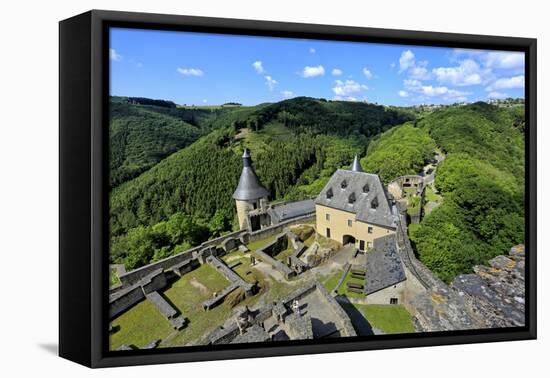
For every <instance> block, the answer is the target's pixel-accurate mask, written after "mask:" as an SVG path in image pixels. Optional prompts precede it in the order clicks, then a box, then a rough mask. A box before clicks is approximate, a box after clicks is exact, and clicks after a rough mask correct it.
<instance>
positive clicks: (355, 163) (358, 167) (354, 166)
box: [351, 155, 365, 172]
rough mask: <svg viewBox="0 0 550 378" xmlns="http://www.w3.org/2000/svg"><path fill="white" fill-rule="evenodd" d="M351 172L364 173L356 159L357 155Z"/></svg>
mask: <svg viewBox="0 0 550 378" xmlns="http://www.w3.org/2000/svg"><path fill="white" fill-rule="evenodd" d="M351 170H352V171H354V172H365V171H363V167H361V163H359V159H358V158H357V155H355V159H353V164H352V165H351Z"/></svg>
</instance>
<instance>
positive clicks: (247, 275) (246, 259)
mask: <svg viewBox="0 0 550 378" xmlns="http://www.w3.org/2000/svg"><path fill="white" fill-rule="evenodd" d="M222 260H223V261H224V262H225V263H226V264H227V265H232V264H235V263H236V262H237V261H239V262H240V264H239V265H237V266H236V267H235V268H233V271H234V272H235V273H237V274H238V275H239V276H240V277H241V278H242V279H243V280H245V281H246V282H249V283H254V282H256V281H259V279H258V277H257V275H256V274H255V273H256V272H255V269H254V268H252V266H251V265H250V256H246V255H245V254H244V253H242V252H241V251H235V252H231V253H228V254H227V255H225V256H223V257H222Z"/></svg>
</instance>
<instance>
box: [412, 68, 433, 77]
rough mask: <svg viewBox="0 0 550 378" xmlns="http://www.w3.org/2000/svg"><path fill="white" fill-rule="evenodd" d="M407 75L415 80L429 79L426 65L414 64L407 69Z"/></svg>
mask: <svg viewBox="0 0 550 378" xmlns="http://www.w3.org/2000/svg"><path fill="white" fill-rule="evenodd" d="M409 77H410V78H411V79H416V80H429V79H431V75H430V72H429V71H428V69H427V68H426V67H422V66H414V67H411V68H410V69H409Z"/></svg>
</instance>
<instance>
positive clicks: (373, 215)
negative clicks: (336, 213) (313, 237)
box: [315, 169, 397, 228]
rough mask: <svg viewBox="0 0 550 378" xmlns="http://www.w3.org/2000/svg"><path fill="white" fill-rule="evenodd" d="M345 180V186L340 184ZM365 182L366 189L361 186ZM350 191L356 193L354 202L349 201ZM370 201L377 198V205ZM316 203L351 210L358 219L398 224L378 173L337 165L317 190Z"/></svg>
mask: <svg viewBox="0 0 550 378" xmlns="http://www.w3.org/2000/svg"><path fill="white" fill-rule="evenodd" d="M344 181H345V182H346V184H347V186H346V187H345V188H342V183H343V182H344ZM366 186H367V187H368V191H367V192H366V193H365V192H364V190H363V188H365V187H366ZM329 191H332V197H330V196H327V193H328V192H329ZM352 193H353V194H354V195H355V202H353V203H350V202H349V198H350V195H352ZM373 201H375V202H376V201H377V202H378V207H377V208H376V209H373V208H371V204H372V202H373ZM315 203H316V204H318V205H322V206H327V207H331V208H334V209H338V210H343V211H347V212H350V213H354V214H355V219H356V220H358V221H361V222H366V223H372V224H376V225H379V226H384V227H389V228H396V226H397V223H396V216H394V215H393V213H392V209H391V206H390V204H389V202H388V198H387V196H386V192H385V191H384V187H383V186H382V182H381V181H380V177H378V175H375V174H372V173H365V172H354V171H347V170H344V169H338V170H337V171H336V172H334V174H333V175H332V177H331V178H330V180H329V182H328V183H327V185H325V187H324V188H323V190H322V191H321V193H319V195H318V196H317V198H316V199H315Z"/></svg>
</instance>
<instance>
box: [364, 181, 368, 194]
mask: <svg viewBox="0 0 550 378" xmlns="http://www.w3.org/2000/svg"><path fill="white" fill-rule="evenodd" d="M368 192H369V183H368V182H367V183H366V184H365V185H364V186H363V193H368Z"/></svg>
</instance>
